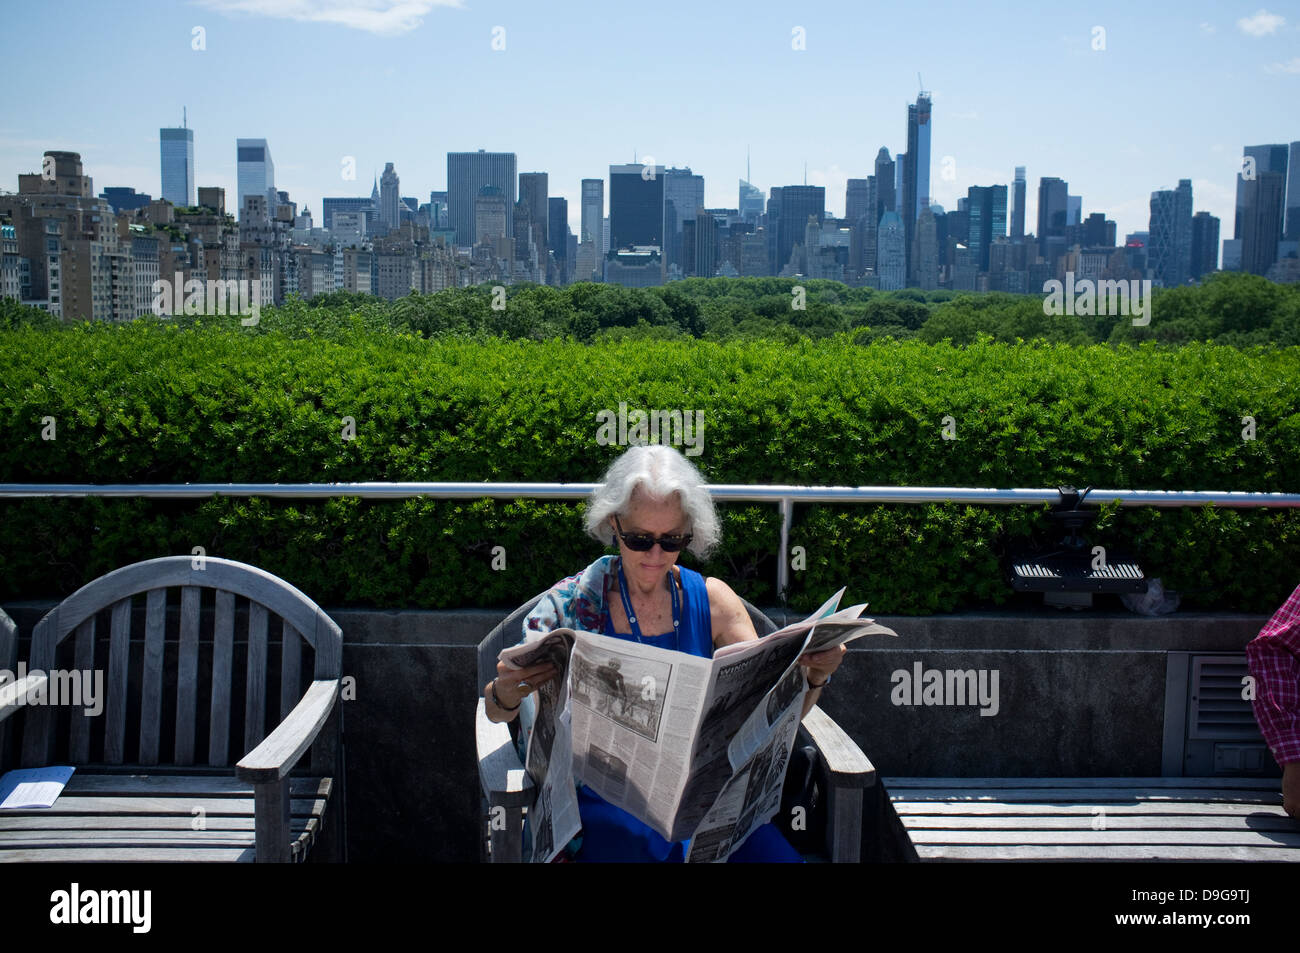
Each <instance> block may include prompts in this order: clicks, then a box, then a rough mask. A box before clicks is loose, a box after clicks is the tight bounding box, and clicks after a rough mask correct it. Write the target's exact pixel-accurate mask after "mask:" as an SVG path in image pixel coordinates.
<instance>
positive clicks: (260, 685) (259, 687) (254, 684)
mask: <svg viewBox="0 0 1300 953" xmlns="http://www.w3.org/2000/svg"><path fill="white" fill-rule="evenodd" d="M266 630H267V612H266V606H264V605H262V604H261V603H258V602H249V604H248V665H247V672H246V676H245V689H244V751H245V752H248V751H252V750H253V749H254V748H256V747H257V746H258V745H259V744H261V742H262V739H263V738H265V737H266V642H267V631H266Z"/></svg>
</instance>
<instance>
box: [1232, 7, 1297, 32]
mask: <svg viewBox="0 0 1300 953" xmlns="http://www.w3.org/2000/svg"><path fill="white" fill-rule="evenodd" d="M1284 23H1286V17H1284V16H1279V15H1278V14H1276V13H1269V12H1268V11H1267V10H1260V11H1259V12H1258V13H1256V14H1255V15H1254V16H1253V17H1242V18H1241V19H1240V20H1238V21H1237V29H1239V30H1240V31H1241V32H1242V33H1246V34H1249V35H1250V36H1268V35H1269V34H1270V33H1273V32H1275V31H1276V30H1278V29H1279V28H1280V27H1281V26H1282V24H1284Z"/></svg>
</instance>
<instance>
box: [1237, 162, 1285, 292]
mask: <svg viewBox="0 0 1300 953" xmlns="http://www.w3.org/2000/svg"><path fill="white" fill-rule="evenodd" d="M1239 184H1242V185H1244V186H1245V188H1244V189H1242V196H1243V198H1244V200H1245V207H1244V212H1243V215H1242V221H1241V270H1242V271H1247V272H1250V273H1251V274H1252V275H1263V274H1266V273H1267V272H1268V269H1269V268H1270V267H1271V266H1272V264H1273V262H1275V261H1277V243H1278V240H1279V239H1280V238H1281V236H1282V215H1283V192H1284V190H1285V188H1286V177H1285V176H1284V175H1283V174H1282V173H1281V172H1259V173H1257V174H1256V175H1255V178H1254V179H1251V180H1248V181H1246V182H1244V183H1241V182H1239Z"/></svg>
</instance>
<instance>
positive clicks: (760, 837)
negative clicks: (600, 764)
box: [483, 446, 844, 862]
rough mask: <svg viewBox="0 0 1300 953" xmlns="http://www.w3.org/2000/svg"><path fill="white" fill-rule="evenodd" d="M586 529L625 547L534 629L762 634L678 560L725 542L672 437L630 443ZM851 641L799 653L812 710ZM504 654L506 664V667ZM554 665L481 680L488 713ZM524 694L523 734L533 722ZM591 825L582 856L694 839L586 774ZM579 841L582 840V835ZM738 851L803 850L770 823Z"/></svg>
mask: <svg viewBox="0 0 1300 953" xmlns="http://www.w3.org/2000/svg"><path fill="white" fill-rule="evenodd" d="M587 531H588V532H590V533H591V534H592V535H593V536H595V537H596V538H597V539H600V540H601V541H602V542H604V543H606V544H613V543H614V542H615V541H616V542H617V545H618V555H617V556H612V555H611V556H602V557H601V558H600V559H598V560H596V561H595V562H594V563H592V564H591V565H590V566H588V567H587V568H586V569H584V570H583V571H582V572H580V573H578V574H577V575H575V576H570V577H569V578H567V579H564V580H562V581H560V582H558V583H556V585H555V586H554V587H552V588H551V589H550V590H549V591H548V592H547V593H546V594H545V595H544V596H543V597H542V599H541V601H540V602H539V603H538V604H537V607H536V608H535V609H534V610H533V612H532V613H531V614H530V615H529V616H528V618H527V619H526V620H525V622H524V629H525V631H526V632H547V631H551V630H552V629H557V628H561V627H569V628H574V629H585V630H587V631H589V632H601V633H604V634H605V635H609V636H613V637H615V638H620V639H627V640H629V641H636V642H641V643H643V644H646V645H654V646H658V647H660V648H665V649H672V650H676V651H679V652H687V653H689V654H691V655H697V656H702V657H704V658H711V657H712V656H713V650H714V649H715V648H720V647H721V646H724V645H729V644H731V643H733V642H743V641H747V640H751V639H756V638H758V634H757V633H756V632H755V631H754V625H753V623H752V622H751V621H750V618H749V614H748V613H747V612H746V611H745V606H744V604H743V603H742V602H741V601H740V597H739V596H737V595H736V594H735V593H734V592H733V591H732V590H731V587H730V586H728V585H727V584H726V583H725V582H723V581H722V580H721V579H715V578H708V579H705V578H704V577H703V576H701V575H700V574H699V573H697V572H694V571H693V570H690V569H686V568H683V567H680V566H678V565H677V555H678V553H680V552H681V550H682V549H690V550H691V552H693V553H695V554H696V555H700V556H702V555H704V554H706V553H707V552H708V551H709V550H710V549H712V548H713V546H715V545H716V544H717V542H718V537H719V527H718V518H717V514H716V513H715V512H714V509H713V501H712V499H711V498H710V496H709V493H708V490H707V489H706V488H705V486H704V482H703V480H702V479H701V477H700V474H699V472H698V471H697V470H696V469H695V467H694V466H693V465H692V464H691V463H690V461H688V460H687V459H686V458H685V457H683V456H682V455H681V454H680V453H678V452H677V451H676V450H673V449H672V448H670V447H665V446H646V447H633V448H631V449H630V450H628V451H627V452H626V453H624V454H623V455H622V456H621V457H619V458H618V460H616V461H615V462H614V464H613V465H612V466H611V467H610V468H609V471H608V472H607V473H606V474H605V479H604V481H603V483H602V484H601V485H600V486H599V487H597V488H596V490H595V492H594V493H593V494H592V497H591V501H590V503H589V505H588V507H587ZM843 655H844V646H842V645H841V646H838V647H836V648H833V649H829V650H827V651H824V652H818V653H810V654H807V655H805V656H803V657H802V659H801V660H800V662H801V665H802V666H803V669H804V673H805V677H806V678H807V680H808V685H809V688H810V691H809V692H808V694H807V697H806V701H805V703H804V710H803V711H804V714H807V712H808V710H809V709H810V708H811V707H812V706H813V705H814V704H816V702H817V698H818V696H819V695H820V692H821V688H822V686H824V685H825V684H826V683H827V682H828V681H830V677H831V674H832V673H833V672H834V671H835V669H836V668H838V667H839V664H840V662H841V660H842V658H843ZM506 672H507V670H506V669H505V667H504V666H499V667H498V673H499V675H501V676H506ZM555 675H556V671H555V669H554V668H553V667H552V666H550V665H539V666H534V667H532V668H527V669H523V670H521V671H512V672H510V673H509V676H508V677H499V678H497V679H494V680H493V681H491V682H489V683H488V684H487V685H486V686H484V691H483V694H484V698H485V699H486V707H487V714H488V717H489V718H491V719H492V720H493V721H498V722H500V721H509V720H511V719H513V718H515V717H516V716H517V715H518V714H519V713H520V711H521V704H522V703H523V701H524V699H525V698H527V696H529V695H530V694H531V693H532V692H533V691H535V690H536V688H537V686H538V685H540V684H542V683H544V682H546V681H547V680H549V679H551V678H554V677H555ZM529 707H530V706H527V705H525V706H523V708H524V710H525V717H524V718H522V719H521V721H520V725H521V729H522V730H521V732H520V740H521V743H526V741H527V733H528V731H529V730H530V728H531V718H530V717H529V715H528V709H529ZM578 802H579V808H580V811H581V815H582V827H583V830H582V836H581V837H580V838H577V839H575V842H574V843H573V844H570V845H569V848H568V851H567V853H568V854H569V855H570V857H571V858H572V859H576V860H582V861H670V862H672V861H676V862H680V861H682V860H683V858H684V857H685V853H686V849H687V847H688V846H689V842H686V841H680V842H669V841H667V840H665V839H664V838H663V837H661V836H660V835H659V834H658V833H657V832H655V831H654V830H652V829H651V828H650V827H648V826H647V825H645V824H644V823H642V822H641V821H639V820H637V818H635V817H633V816H632V815H631V814H628V813H627V812H625V811H623V810H621V809H619V808H616V807H614V806H613V805H611V804H609V803H607V802H606V801H604V800H603V799H602V798H600V797H599V796H597V795H596V794H595V792H593V791H591V790H590V789H588V788H586V787H585V786H580V787H579V789H578ZM579 842H580V843H579ZM729 859H730V860H731V861H737V862H753V861H772V862H780V861H793V862H797V861H798V860H799V859H800V858H799V855H798V854H797V853H796V852H795V851H794V850H793V848H791V847H790V845H789V844H788V843H787V842H786V841H785V839H784V838H783V837H782V836H781V833H780V832H779V831H778V830H777V829H776V827H775V826H773V825H772V824H767V825H764V826H763V827H760V828H759V829H757V830H756V831H755V832H754V833H753V834H752V835H750V837H749V838H748V839H747V840H746V841H745V843H744V844H743V845H741V847H740V848H739V849H738V850H736V851H735V852H734V853H733V854H732V855H731V857H730V858H729Z"/></svg>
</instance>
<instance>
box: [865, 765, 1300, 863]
mask: <svg viewBox="0 0 1300 953" xmlns="http://www.w3.org/2000/svg"><path fill="white" fill-rule="evenodd" d="M882 783H883V784H884V786H885V788H886V790H887V791H888V792H889V797H890V800H891V801H892V802H893V807H894V810H895V811H896V812H897V813H898V816H899V818H900V820H901V821H902V823H903V826H904V828H905V829H906V831H907V833H908V836H909V837H910V839H911V841H912V844H913V846H914V847H915V849H916V852H917V855H918V856H919V858H920V859H921V860H943V861H960V860H977V861H978V860H997V861H1004V860H1037V861H1042V860H1065V861H1124V860H1164V861H1233V860H1269V861H1300V821H1297V820H1295V819H1293V818H1291V817H1288V816H1287V814H1286V813H1285V812H1284V811H1283V810H1282V794H1281V782H1280V781H1279V780H1278V779H1276V778H1222V777H1220V778H886V779H883V781H882Z"/></svg>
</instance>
